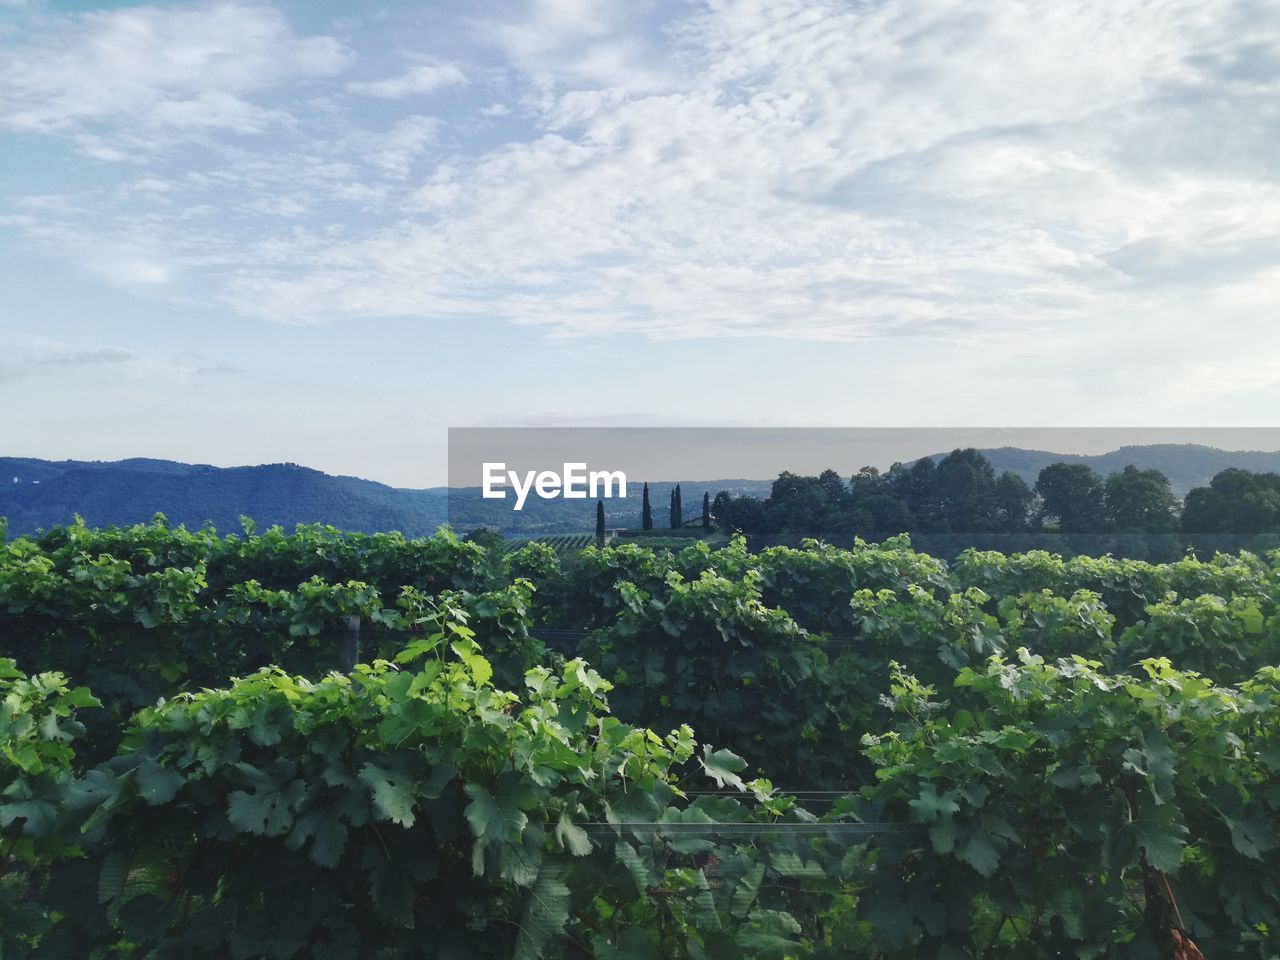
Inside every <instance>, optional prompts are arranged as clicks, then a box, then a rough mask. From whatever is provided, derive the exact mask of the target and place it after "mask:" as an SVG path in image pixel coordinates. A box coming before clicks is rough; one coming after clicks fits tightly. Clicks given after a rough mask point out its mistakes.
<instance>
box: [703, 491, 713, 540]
mask: <svg viewBox="0 0 1280 960" xmlns="http://www.w3.org/2000/svg"><path fill="white" fill-rule="evenodd" d="M702 529H703V532H705V533H710V532H711V494H709V493H705V492H704V493H703V494H702Z"/></svg>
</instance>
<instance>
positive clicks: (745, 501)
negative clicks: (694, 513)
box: [716, 494, 769, 533]
mask: <svg viewBox="0 0 1280 960" xmlns="http://www.w3.org/2000/svg"><path fill="white" fill-rule="evenodd" d="M724 497H725V498H726V499H725V500H724V502H723V503H722V505H721V508H720V512H719V513H717V514H716V517H717V519H718V520H719V522H720V524H721V526H722V527H724V528H725V529H727V530H731V531H735V532H739V533H768V532H769V531H768V529H767V527H768V524H767V522H766V518H765V510H764V501H762V500H758V499H756V498H755V497H730V496H729V495H728V494H724ZM716 499H719V497H717V498H716Z"/></svg>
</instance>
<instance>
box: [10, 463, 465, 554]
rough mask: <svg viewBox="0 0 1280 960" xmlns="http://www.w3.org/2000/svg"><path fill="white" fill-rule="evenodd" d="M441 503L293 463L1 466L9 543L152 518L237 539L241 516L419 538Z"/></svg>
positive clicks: (433, 493)
mask: <svg viewBox="0 0 1280 960" xmlns="http://www.w3.org/2000/svg"><path fill="white" fill-rule="evenodd" d="M446 503H447V499H446V496H445V491H444V490H443V489H442V488H437V489H435V490H405V489H399V488H396V487H389V486H387V485H386V484H382V483H375V482H373V481H372V480H361V479H359V478H357V477H335V476H330V475H329V474H326V473H321V472H320V471H319V470H312V469H309V468H307V467H300V466H298V465H297V464H293V463H273V464H265V465H262V466H256V467H213V466H209V465H207V464H189V463H176V462H174V461H172V460H146V459H133V460H119V461H115V462H102V461H80V460H65V461H59V462H55V461H50V460H31V459H22V458H14V457H0V517H8V519H9V531H10V532H11V533H28V532H31V531H34V530H36V529H37V528H40V527H50V526H53V525H54V524H58V523H67V522H68V521H70V520H71V518H72V517H73V516H74V515H75V514H80V515H81V516H83V517H84V518H85V520H86V521H87V522H88V523H90V524H93V525H98V526H101V525H107V524H128V523H139V522H143V521H146V520H149V519H150V518H151V516H152V515H153V514H155V513H157V512H159V513H163V514H165V516H167V517H168V518H169V520H170V521H171V522H173V523H185V524H186V525H187V526H190V527H199V526H204V525H205V524H208V523H212V524H213V525H214V526H215V527H217V528H218V529H219V530H221V531H224V532H235V531H238V530H239V529H240V520H239V518H240V517H241V516H242V515H245V516H250V517H253V519H254V520H255V521H256V522H257V523H258V525H259V527H265V526H270V525H271V524H275V523H278V524H281V525H283V526H285V527H290V528H291V527H292V526H293V525H294V524H296V523H313V522H321V523H332V524H334V525H335V526H340V527H343V528H345V529H349V530H364V531H376V530H402V531H404V532H405V533H406V534H410V535H418V534H429V533H431V532H432V531H434V530H435V529H436V528H437V527H438V526H439V525H440V524H441V523H443V522H444V521H445V516H446Z"/></svg>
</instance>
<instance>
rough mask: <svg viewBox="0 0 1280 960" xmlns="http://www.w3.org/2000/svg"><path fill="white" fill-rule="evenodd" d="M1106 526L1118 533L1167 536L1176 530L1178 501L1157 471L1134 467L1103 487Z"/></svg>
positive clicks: (1165, 479) (1111, 478) (1112, 477)
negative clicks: (1164, 534)
mask: <svg viewBox="0 0 1280 960" xmlns="http://www.w3.org/2000/svg"><path fill="white" fill-rule="evenodd" d="M1103 499H1104V505H1105V509H1106V518H1107V526H1108V528H1109V529H1111V530H1115V531H1117V532H1118V533H1170V532H1172V531H1173V530H1174V529H1176V527H1177V522H1178V521H1177V516H1176V511H1177V509H1178V500H1177V498H1176V497H1175V496H1174V495H1173V490H1171V489H1170V487H1169V478H1168V477H1166V476H1165V475H1164V474H1163V473H1161V472H1160V471H1159V470H1139V469H1138V468H1137V467H1135V466H1134V465H1133V464H1130V465H1129V466H1127V467H1125V468H1124V469H1123V470H1121V471H1120V472H1118V473H1113V474H1111V475H1110V476H1109V477H1107V479H1106V481H1105V482H1104V484H1103Z"/></svg>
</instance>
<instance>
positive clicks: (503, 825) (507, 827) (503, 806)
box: [463, 783, 529, 843]
mask: <svg viewBox="0 0 1280 960" xmlns="http://www.w3.org/2000/svg"><path fill="white" fill-rule="evenodd" d="M463 790H464V791H465V792H466V794H467V796H468V797H470V798H471V802H470V803H468V804H467V809H466V811H465V813H466V818H467V822H468V823H469V824H471V832H472V833H473V834H474V835H475V837H476V839H478V840H486V841H498V842H505V843H515V842H516V841H518V840H519V839H520V835H521V834H522V833H523V832H524V828H525V826H526V825H527V824H528V823H529V818H528V817H527V816H526V815H525V813H524V811H523V810H521V809H520V806H519V804H518V802H517V800H516V799H515V798H513V797H511V796H508V795H499V796H496V797H495V796H494V795H493V794H491V793H490V792H489V791H488V790H486V789H485V788H484V787H482V786H481V785H480V784H478V783H468V784H467V785H466V786H465V787H464V788H463Z"/></svg>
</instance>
